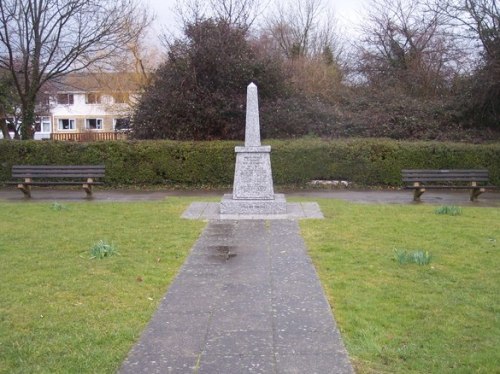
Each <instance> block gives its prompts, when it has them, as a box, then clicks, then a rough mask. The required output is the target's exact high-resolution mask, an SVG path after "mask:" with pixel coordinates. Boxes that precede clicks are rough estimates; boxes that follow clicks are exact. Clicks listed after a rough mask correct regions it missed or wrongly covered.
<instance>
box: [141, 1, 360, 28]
mask: <svg viewBox="0 0 500 374" xmlns="http://www.w3.org/2000/svg"><path fill="white" fill-rule="evenodd" d="M142 1H144V2H145V3H146V4H148V8H149V9H150V10H151V11H152V12H153V13H154V14H155V15H156V20H155V29H156V30H157V32H160V31H161V30H164V29H168V30H171V31H172V30H174V29H175V28H176V26H177V22H176V17H175V12H174V11H173V8H174V6H175V4H176V0H142ZM369 2H370V0H324V4H328V5H329V6H330V8H331V9H332V11H333V12H334V14H335V16H336V18H337V19H338V21H339V24H340V26H341V27H342V28H343V29H344V30H346V32H350V30H351V29H352V26H356V25H357V24H358V23H359V20H360V18H361V15H362V14H363V12H364V9H365V8H366V6H367V4H369Z"/></svg>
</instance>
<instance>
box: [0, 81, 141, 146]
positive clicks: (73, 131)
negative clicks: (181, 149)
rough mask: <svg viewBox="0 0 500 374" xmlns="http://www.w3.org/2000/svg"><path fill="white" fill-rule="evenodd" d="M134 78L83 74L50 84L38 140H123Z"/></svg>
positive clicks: (134, 90) (134, 89) (42, 106)
mask: <svg viewBox="0 0 500 374" xmlns="http://www.w3.org/2000/svg"><path fill="white" fill-rule="evenodd" d="M134 78H135V75H134V74H124V73H100V74H84V73H81V74H71V75H68V76H66V77H64V78H63V79H62V80H61V81H60V82H51V83H50V84H48V85H47V86H46V87H45V97H46V100H45V102H44V103H40V105H39V107H40V110H39V113H41V115H40V116H39V118H38V121H37V123H36V126H35V139H56V140H83V139H103V140H111V139H117V138H123V137H124V134H123V130H125V129H127V128H128V126H129V123H130V115H131V111H132V106H131V104H132V102H133V101H134V100H135V98H136V97H137V91H138V89H137V87H138V84H137V81H136V79H134ZM7 121H9V120H7ZM11 121H12V120H11ZM0 136H1V135H0Z"/></svg>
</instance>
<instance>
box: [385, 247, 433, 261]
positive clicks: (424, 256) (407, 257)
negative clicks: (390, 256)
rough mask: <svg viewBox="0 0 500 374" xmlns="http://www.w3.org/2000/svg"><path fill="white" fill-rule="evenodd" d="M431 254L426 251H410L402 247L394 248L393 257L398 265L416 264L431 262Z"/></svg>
mask: <svg viewBox="0 0 500 374" xmlns="http://www.w3.org/2000/svg"><path fill="white" fill-rule="evenodd" d="M431 258H432V255H431V254H430V253H429V252H428V251H425V252H424V251H421V250H418V251H411V252H407V251H406V250H404V249H397V248H395V249H394V259H395V260H396V261H397V262H398V263H399V264H400V265H406V264H417V265H428V264H430V262H431Z"/></svg>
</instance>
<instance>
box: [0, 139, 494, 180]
mask: <svg viewBox="0 0 500 374" xmlns="http://www.w3.org/2000/svg"><path fill="white" fill-rule="evenodd" d="M241 143H242V142H230V141H213V142H206V141H205V142H178V141H168V140H158V141H152V140H148V141H110V142H94V143H70V142H52V141H44V142H40V141H24V142H17V141H0V160H1V163H0V183H1V182H5V181H8V180H10V179H11V177H10V175H11V168H12V165H16V164H33V165H83V164H96V165H97V164H104V165H106V177H105V179H104V181H105V182H106V184H107V185H111V186H116V185H141V184H150V185H153V184H166V185H172V186H174V185H187V186H193V185H198V186H199V185H208V186H219V187H220V186H229V185H231V184H232V183H233V176H234V164H235V155H234V147H235V146H236V145H241ZM263 144H270V145H271V146H272V153H271V162H272V170H273V178H274V182H275V184H278V185H285V184H298V185H303V184H305V183H307V182H308V181H311V180H313V179H326V180H331V179H337V180H347V181H350V182H354V183H356V184H358V185H364V186H370V185H372V186H375V185H383V186H401V185H402V181H401V170H402V169H427V168H428V169H453V168H463V169H472V168H484V169H488V170H489V172H490V179H491V183H492V184H494V185H500V144H488V145H472V144H458V143H438V142H402V141H394V140H387V139H350V140H333V141H326V140H320V139H298V140H272V141H264V142H263Z"/></svg>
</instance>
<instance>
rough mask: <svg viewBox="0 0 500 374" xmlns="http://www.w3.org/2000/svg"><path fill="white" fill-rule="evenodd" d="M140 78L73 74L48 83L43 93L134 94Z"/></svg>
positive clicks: (122, 75)
mask: <svg viewBox="0 0 500 374" xmlns="http://www.w3.org/2000/svg"><path fill="white" fill-rule="evenodd" d="M140 80H141V78H140V77H139V76H138V74H136V73H73V74H68V75H65V76H63V77H61V78H60V79H58V80H56V81H52V82H49V83H48V84H47V85H46V87H45V91H46V92H50V93H56V92H67V93H82V92H135V91H138V90H139V87H140Z"/></svg>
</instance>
